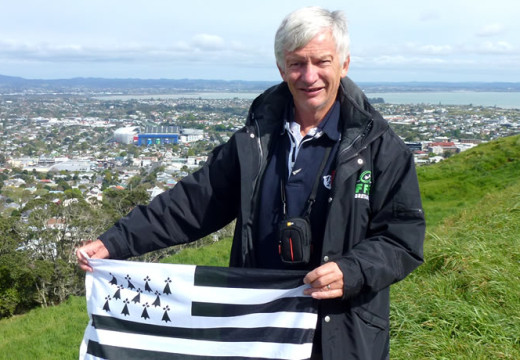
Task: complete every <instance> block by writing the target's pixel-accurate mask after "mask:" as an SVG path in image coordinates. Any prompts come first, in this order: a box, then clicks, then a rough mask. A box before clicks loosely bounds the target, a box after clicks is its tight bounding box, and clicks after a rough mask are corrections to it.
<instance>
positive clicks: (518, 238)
mask: <svg viewBox="0 0 520 360" xmlns="http://www.w3.org/2000/svg"><path fill="white" fill-rule="evenodd" d="M418 172H419V181H420V185H421V192H422V195H423V201H424V208H425V212H426V216H427V224H428V229H427V237H426V242H425V259H426V261H425V264H424V265H423V266H421V267H419V269H417V270H416V271H415V272H413V273H412V274H411V275H410V276H409V277H408V278H407V279H405V280H404V281H402V282H400V283H398V284H395V285H394V286H393V287H392V291H391V293H392V304H391V326H392V327H391V358H392V359H414V360H415V359H472V360H473V359H520V310H519V309H520V235H519V234H520V136H515V137H510V138H505V139H500V140H498V141H495V142H492V143H489V144H485V145H481V146H479V147H477V148H475V149H473V150H469V151H467V152H465V153H462V154H459V155H457V156H455V157H453V158H451V159H448V160H446V161H444V162H442V163H440V164H437V165H433V166H428V167H424V168H419V171H418ZM230 246H231V239H226V240H222V241H219V242H217V243H214V244H211V245H209V246H205V247H202V248H198V249H195V248H186V249H184V250H182V251H181V252H179V253H177V254H176V255H174V256H172V257H169V258H166V259H163V262H170V263H179V264H199V265H211V266H227V263H228V256H229V255H228V254H229V249H230ZM86 326H87V314H86V309H85V300H84V299H83V298H78V297H73V298H70V299H69V300H68V301H67V302H66V303H64V304H62V305H60V306H56V307H53V308H47V309H36V310H33V311H31V312H29V313H27V314H25V315H22V316H16V317H13V318H10V319H3V320H0V359H76V358H77V356H78V351H79V345H80V342H81V339H82V337H83V331H84V330H85V327H86Z"/></svg>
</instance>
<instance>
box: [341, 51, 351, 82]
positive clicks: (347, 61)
mask: <svg viewBox="0 0 520 360" xmlns="http://www.w3.org/2000/svg"><path fill="white" fill-rule="evenodd" d="M349 65H350V56H347V58H346V59H345V62H344V63H343V65H342V66H341V77H342V78H344V77H345V76H347V73H348V67H349Z"/></svg>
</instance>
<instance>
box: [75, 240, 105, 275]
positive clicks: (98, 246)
mask: <svg viewBox="0 0 520 360" xmlns="http://www.w3.org/2000/svg"><path fill="white" fill-rule="evenodd" d="M83 254H86V255H87V256H88V257H89V258H91V259H107V258H108V257H109V256H110V254H109V253H108V250H107V248H106V247H105V244H103V243H102V242H101V240H96V241H92V242H88V243H87V244H85V245H83V246H81V247H80V248H78V249H76V257H77V258H78V264H79V267H80V268H81V269H82V270H83V271H90V272H92V267H91V266H90V265H89V264H88V258H86V257H85V256H84V255H83Z"/></svg>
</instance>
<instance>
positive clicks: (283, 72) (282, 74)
mask: <svg viewBox="0 0 520 360" xmlns="http://www.w3.org/2000/svg"><path fill="white" fill-rule="evenodd" d="M276 67H277V68H278V71H279V72H280V76H281V77H282V79H283V81H285V71H284V70H282V68H281V67H280V65H278V64H276Z"/></svg>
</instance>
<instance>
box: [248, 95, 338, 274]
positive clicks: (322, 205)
mask: <svg viewBox="0 0 520 360" xmlns="http://www.w3.org/2000/svg"><path fill="white" fill-rule="evenodd" d="M293 108H294V105H293V102H292V100H291V101H290V103H289V104H287V106H286V110H285V114H284V122H285V124H286V126H285V129H284V131H283V132H282V133H281V134H280V135H279V136H278V137H277V138H276V139H275V143H274V144H273V147H274V148H273V153H272V156H271V159H270V160H269V164H268V165H267V168H266V170H265V173H264V177H263V179H262V182H261V187H260V201H259V208H258V212H257V214H258V217H257V219H258V221H257V226H256V237H255V253H256V257H257V258H256V260H257V265H258V267H260V268H271V269H286V268H294V269H296V268H298V269H313V268H315V267H317V266H319V265H320V254H321V248H322V243H323V233H324V231H325V221H326V218H327V208H328V206H327V205H328V201H327V199H328V198H329V192H330V189H331V184H332V180H333V177H334V174H333V170H334V159H335V157H336V152H337V149H338V145H339V140H340V137H341V131H340V124H339V113H340V106H339V102H338V101H336V102H335V103H334V105H333V106H332V108H331V109H330V110H329V112H328V113H327V115H326V116H325V118H324V119H323V121H321V122H320V124H319V125H318V127H317V128H315V129H313V130H311V131H309V133H308V134H307V135H306V136H305V137H304V138H303V139H301V142H300V143H299V145H297V142H298V140H295V136H293V135H292V134H291V131H290V129H291V128H292V129H293V130H295V131H294V132H296V131H299V128H298V126H295V125H297V124H296V123H294V110H293ZM296 137H298V133H296ZM300 137H301V136H300ZM329 147H330V148H331V152H330V154H329V156H328V159H327V162H326V165H325V168H324V171H323V173H322V174H320V175H319V180H318V181H319V185H318V190H317V194H316V202H315V203H314V205H313V206H312V209H311V213H310V222H311V231H312V247H311V249H312V250H311V260H310V262H309V264H308V265H307V266H299V267H295V266H292V265H286V264H284V263H282V261H281V260H280V255H279V253H278V234H277V227H278V223H279V222H280V221H281V220H282V219H283V210H282V195H281V183H282V176H284V177H285V194H286V199H287V200H286V202H287V216H288V217H295V216H302V215H304V213H305V212H306V209H307V205H308V198H309V196H310V194H311V192H312V188H313V186H314V183H315V181H316V179H317V177H318V174H317V172H318V170H319V168H320V166H321V164H322V160H323V159H324V157H325V155H326V150H327V148H329Z"/></svg>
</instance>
